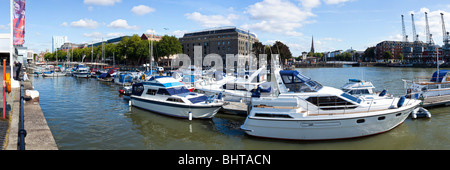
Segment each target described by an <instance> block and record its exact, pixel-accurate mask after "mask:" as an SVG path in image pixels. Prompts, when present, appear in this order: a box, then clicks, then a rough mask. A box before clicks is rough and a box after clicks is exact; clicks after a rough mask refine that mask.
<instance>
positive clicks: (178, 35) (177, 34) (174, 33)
mask: <svg viewBox="0 0 450 170" xmlns="http://www.w3.org/2000/svg"><path fill="white" fill-rule="evenodd" d="M186 32H188V31H187V30H176V31H174V32H172V34H173V35H175V37H177V38H180V37H183V36H184V34H185V33H186Z"/></svg>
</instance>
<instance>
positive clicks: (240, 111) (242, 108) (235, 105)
mask: <svg viewBox="0 0 450 170" xmlns="http://www.w3.org/2000/svg"><path fill="white" fill-rule="evenodd" d="M221 110H222V112H223V113H225V114H231V115H239V116H247V104H246V103H241V102H225V103H224V105H223V106H222V109H221Z"/></svg>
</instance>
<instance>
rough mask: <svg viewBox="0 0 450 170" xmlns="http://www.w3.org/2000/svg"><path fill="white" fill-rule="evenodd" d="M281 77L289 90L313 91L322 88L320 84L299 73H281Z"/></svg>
mask: <svg viewBox="0 0 450 170" xmlns="http://www.w3.org/2000/svg"><path fill="white" fill-rule="evenodd" d="M281 78H282V80H283V83H284V85H285V86H286V88H287V89H288V91H289V92H315V91H318V90H319V89H320V88H322V85H320V84H319V83H317V82H315V81H312V80H310V79H309V78H307V77H305V76H303V75H301V74H298V75H282V76H281Z"/></svg>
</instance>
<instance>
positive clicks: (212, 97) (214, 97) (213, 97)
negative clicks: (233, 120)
mask: <svg viewBox="0 0 450 170" xmlns="http://www.w3.org/2000/svg"><path fill="white" fill-rule="evenodd" d="M215 99H216V95H213V96H211V100H209V103H212V102H214V100H215Z"/></svg>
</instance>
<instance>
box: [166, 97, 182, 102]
mask: <svg viewBox="0 0 450 170" xmlns="http://www.w3.org/2000/svg"><path fill="white" fill-rule="evenodd" d="M167 101H170V102H178V103H184V101H183V100H182V99H179V98H168V99H167Z"/></svg>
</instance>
